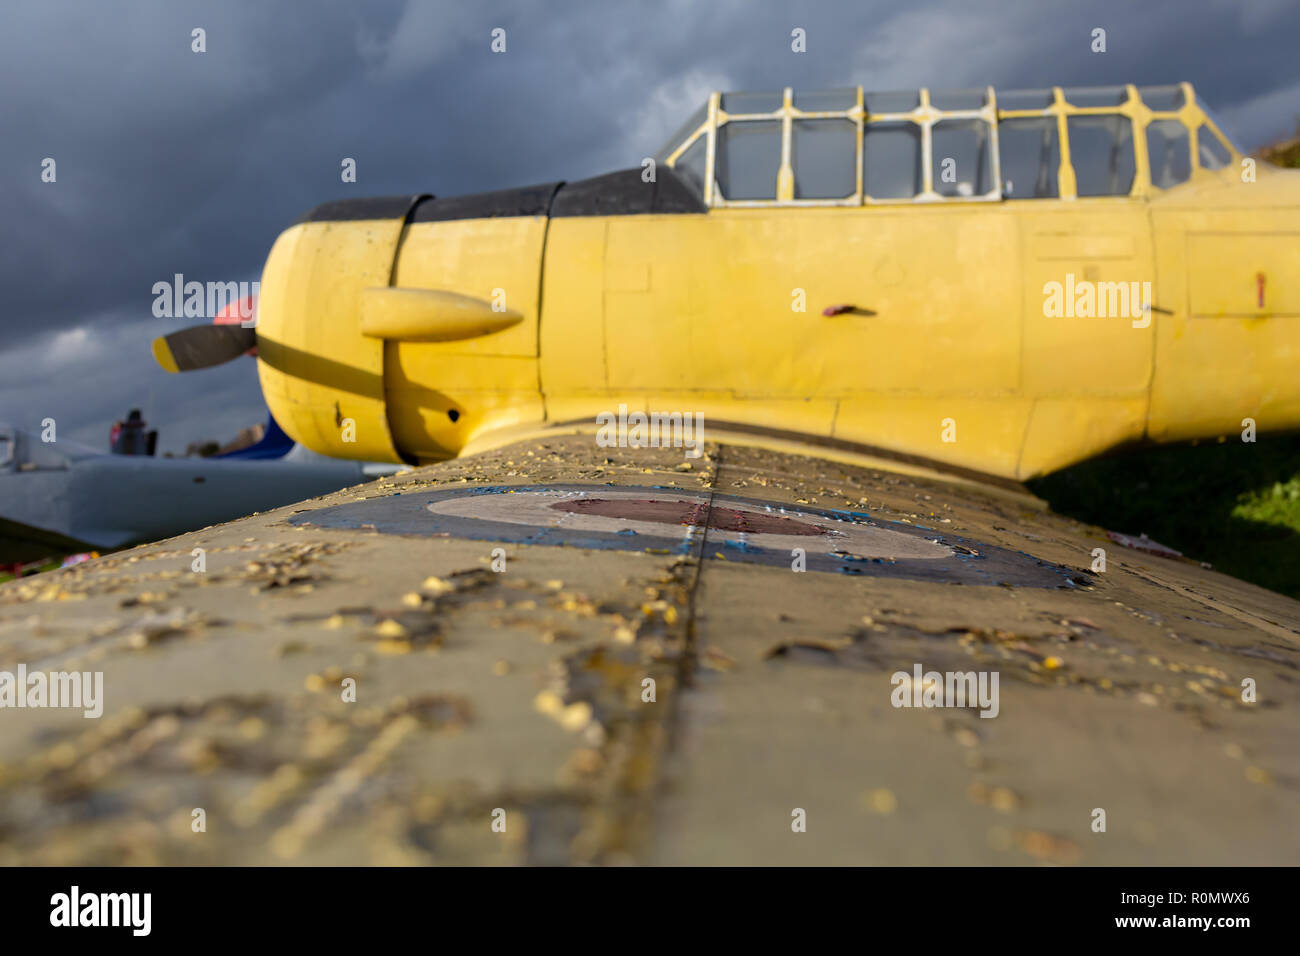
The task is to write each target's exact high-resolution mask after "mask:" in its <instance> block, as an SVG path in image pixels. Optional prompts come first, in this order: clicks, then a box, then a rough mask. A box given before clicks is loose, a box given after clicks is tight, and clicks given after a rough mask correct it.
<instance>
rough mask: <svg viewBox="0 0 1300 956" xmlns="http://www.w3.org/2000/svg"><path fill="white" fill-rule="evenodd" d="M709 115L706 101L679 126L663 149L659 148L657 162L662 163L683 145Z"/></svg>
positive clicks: (656, 155) (656, 156)
mask: <svg viewBox="0 0 1300 956" xmlns="http://www.w3.org/2000/svg"><path fill="white" fill-rule="evenodd" d="M708 115H709V104H708V103H705V104H704V105H703V106H701V107H700V108H699V109H698V110H696V111H695V112H694V113H692V114H691V116H690V119H688V120H687V121H686V122H685V123H683V124H682V125H681V126H679V127H678V128H677V132H675V133H673V135H672V136H671V137H670V138H669V139H668V141H667V142H666V143H664V145H663V149H661V150H659V152H658V153H656V154H655V162H658V163H662V162H665V161H667V159H668V157H669V156H671V155H672V154H673V150H675V149H676V148H677V147H678V146H680V145H682V143H683V142H685V140H686V137H688V136H690V135H691V134H692V133H694V132H695V131H696V130H697V129H699V128H700V124H701V123H703V122H704V120H705V117H707V116H708Z"/></svg>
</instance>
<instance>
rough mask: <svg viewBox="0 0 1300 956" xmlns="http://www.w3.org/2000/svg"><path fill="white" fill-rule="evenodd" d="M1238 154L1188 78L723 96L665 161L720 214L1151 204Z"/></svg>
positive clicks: (711, 102)
mask: <svg viewBox="0 0 1300 956" xmlns="http://www.w3.org/2000/svg"><path fill="white" fill-rule="evenodd" d="M1240 156H1241V150H1240V149H1238V148H1237V147H1236V146H1235V145H1234V144H1233V143H1232V141H1231V140H1229V139H1228V137H1227V136H1226V134H1225V133H1224V131H1223V127H1222V126H1221V125H1220V124H1219V123H1218V121H1217V120H1215V119H1214V117H1213V115H1212V114H1211V113H1210V112H1209V110H1208V109H1207V108H1206V107H1205V105H1204V104H1203V103H1202V102H1201V101H1200V99H1199V98H1198V97H1197V96H1196V94H1195V91H1194V90H1193V89H1192V86H1191V84H1189V83H1178V84H1172V85H1168V86H1144V87H1137V86H1132V85H1128V86H1105V87H1074V88H1071V87H1065V88H1062V87H1052V88H1050V89H1049V88H1044V89H1039V90H1008V91H1002V92H995V91H994V89H993V88H992V87H985V88H984V89H968V90H931V89H924V88H923V89H919V90H900V91H894V92H883V93H871V92H864V91H863V90H862V88H861V87H850V88H845V89H838V90H816V91H809V92H804V91H800V90H793V89H789V88H787V89H785V90H781V91H776V92H770V93H713V94H711V95H710V97H709V99H708V102H707V103H705V104H704V105H703V106H701V107H700V108H699V109H698V110H697V111H696V112H695V113H694V114H693V115H692V116H691V117H690V118H689V119H688V120H687V121H686V122H685V123H684V124H683V125H682V126H681V128H680V129H678V131H677V132H676V133H675V134H674V135H673V137H672V138H671V139H670V140H669V141H668V143H667V144H666V145H665V146H664V148H663V149H662V150H661V151H660V152H659V154H658V155H657V156H656V161H657V162H661V163H666V164H667V165H669V166H671V167H672V168H673V169H674V170H676V171H677V172H678V173H679V174H681V175H682V176H683V177H684V178H685V179H686V180H687V182H689V183H690V184H691V186H692V187H693V188H695V189H696V190H697V191H698V192H699V194H700V195H701V197H702V198H703V199H704V202H705V203H706V205H709V206H715V207H717V206H770V205H785V206H790V205H795V206H799V205H805V206H856V205H862V204H875V203H917V202H951V201H967V202H999V201H1002V200H1019V199H1056V198H1061V199H1073V198H1077V197H1101V196H1146V195H1152V194H1154V193H1155V192H1157V191H1160V190H1166V189H1172V188H1174V187H1176V186H1178V185H1181V184H1182V183H1185V182H1187V181H1189V180H1190V179H1192V177H1193V176H1195V175H1197V174H1198V172H1199V171H1200V170H1210V171H1214V170H1220V169H1224V168H1226V167H1227V166H1229V165H1231V164H1233V163H1234V162H1236V161H1238V160H1239V159H1240Z"/></svg>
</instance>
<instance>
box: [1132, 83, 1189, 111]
mask: <svg viewBox="0 0 1300 956" xmlns="http://www.w3.org/2000/svg"><path fill="white" fill-rule="evenodd" d="M1138 96H1140V97H1142V102H1143V103H1144V104H1146V108H1147V109H1149V110H1151V111H1152V112H1154V113H1173V112H1175V111H1177V110H1180V109H1182V108H1183V104H1184V103H1186V102H1187V100H1186V98H1185V97H1184V96H1183V88H1182V87H1181V86H1178V85H1173V86H1139V87H1138Z"/></svg>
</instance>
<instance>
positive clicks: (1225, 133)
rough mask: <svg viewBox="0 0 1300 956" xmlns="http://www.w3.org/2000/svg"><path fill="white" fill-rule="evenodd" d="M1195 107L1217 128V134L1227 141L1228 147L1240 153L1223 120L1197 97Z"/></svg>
mask: <svg viewBox="0 0 1300 956" xmlns="http://www.w3.org/2000/svg"><path fill="white" fill-rule="evenodd" d="M1196 105H1197V106H1199V107H1200V108H1201V112H1202V113H1204V114H1205V115H1206V116H1208V117H1209V118H1210V121H1211V122H1212V123H1214V125H1215V126H1217V127H1219V132H1220V133H1222V134H1223V138H1224V139H1226V140H1227V141H1228V145H1229V146H1231V147H1232V148H1233V149H1234V150H1236V151H1237V152H1238V153H1240V152H1241V151H1242V149H1241V145H1240V144H1239V143H1238V142H1237V137H1235V136H1233V135H1232V131H1231V130H1230V129H1228V127H1226V126H1224V125H1223V120H1221V119H1220V118H1219V117H1218V116H1217V115H1216V114H1215V112H1214V111H1213V110H1212V109H1210V108H1209V107H1208V106H1206V105H1205V101H1204V100H1203V99H1201V98H1200V97H1199V96H1198V97H1197V98H1196Z"/></svg>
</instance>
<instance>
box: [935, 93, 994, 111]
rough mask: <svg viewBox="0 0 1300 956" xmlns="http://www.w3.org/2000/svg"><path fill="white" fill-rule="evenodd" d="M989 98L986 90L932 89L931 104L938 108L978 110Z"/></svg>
mask: <svg viewBox="0 0 1300 956" xmlns="http://www.w3.org/2000/svg"><path fill="white" fill-rule="evenodd" d="M987 99H988V95H987V92H986V91H985V90H931V91H930V105H931V106H933V107H934V108H935V109H937V110H978V109H981V108H983V106H984V103H985V101H986V100H987Z"/></svg>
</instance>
